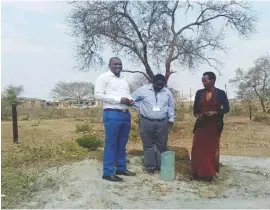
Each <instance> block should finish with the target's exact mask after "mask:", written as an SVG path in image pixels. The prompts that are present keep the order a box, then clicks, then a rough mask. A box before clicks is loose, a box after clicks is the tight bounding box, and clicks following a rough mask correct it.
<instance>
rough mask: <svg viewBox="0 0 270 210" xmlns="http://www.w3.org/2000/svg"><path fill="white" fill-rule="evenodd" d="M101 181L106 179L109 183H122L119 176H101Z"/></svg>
mask: <svg viewBox="0 0 270 210" xmlns="http://www.w3.org/2000/svg"><path fill="white" fill-rule="evenodd" d="M102 179H106V180H108V181H111V182H121V181H123V179H122V178H120V177H119V176H116V175H112V176H102Z"/></svg>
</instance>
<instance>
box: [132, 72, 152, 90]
mask: <svg viewBox="0 0 270 210" xmlns="http://www.w3.org/2000/svg"><path fill="white" fill-rule="evenodd" d="M147 84H150V82H149V81H148V79H147V78H146V77H145V76H144V75H142V74H136V75H135V76H134V77H133V79H132V81H131V82H130V85H129V86H130V91H131V92H133V91H135V90H136V89H138V88H139V87H141V86H143V85H147Z"/></svg>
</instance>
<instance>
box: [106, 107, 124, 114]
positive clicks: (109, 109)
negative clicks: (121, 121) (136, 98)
mask: <svg viewBox="0 0 270 210" xmlns="http://www.w3.org/2000/svg"><path fill="white" fill-rule="evenodd" d="M104 111H116V112H124V113H125V112H128V109H111V108H108V109H104Z"/></svg>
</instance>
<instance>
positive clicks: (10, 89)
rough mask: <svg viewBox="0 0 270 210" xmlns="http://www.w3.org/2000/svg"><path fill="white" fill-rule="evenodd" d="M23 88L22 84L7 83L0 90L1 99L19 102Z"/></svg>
mask: <svg viewBox="0 0 270 210" xmlns="http://www.w3.org/2000/svg"><path fill="white" fill-rule="evenodd" d="M23 91H24V88H23V86H22V85H18V86H16V85H8V86H7V87H5V89H4V91H3V92H2V99H3V100H4V101H6V102H8V103H10V104H12V103H16V104H19V103H20V100H19V96H20V95H21V94H22V93H23Z"/></svg>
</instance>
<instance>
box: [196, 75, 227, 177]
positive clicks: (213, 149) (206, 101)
mask: <svg viewBox="0 0 270 210" xmlns="http://www.w3.org/2000/svg"><path fill="white" fill-rule="evenodd" d="M215 81H216V75H215V74H214V73H213V72H205V73H204V74H203V77H202V83H203V86H204V89H201V90H198V91H197V93H196V96H195V101H194V107H193V112H194V116H195V117H196V118H197V120H196V123H195V126H194V138H193V146H192V152H191V172H192V175H193V178H194V179H200V180H207V181H208V180H209V181H210V180H213V178H214V177H215V176H216V173H217V172H219V141H220V136H221V133H222V130H223V116H224V114H225V113H227V112H229V109H230V108H229V102H228V98H227V95H226V94H225V92H224V91H223V90H220V89H218V88H215Z"/></svg>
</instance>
